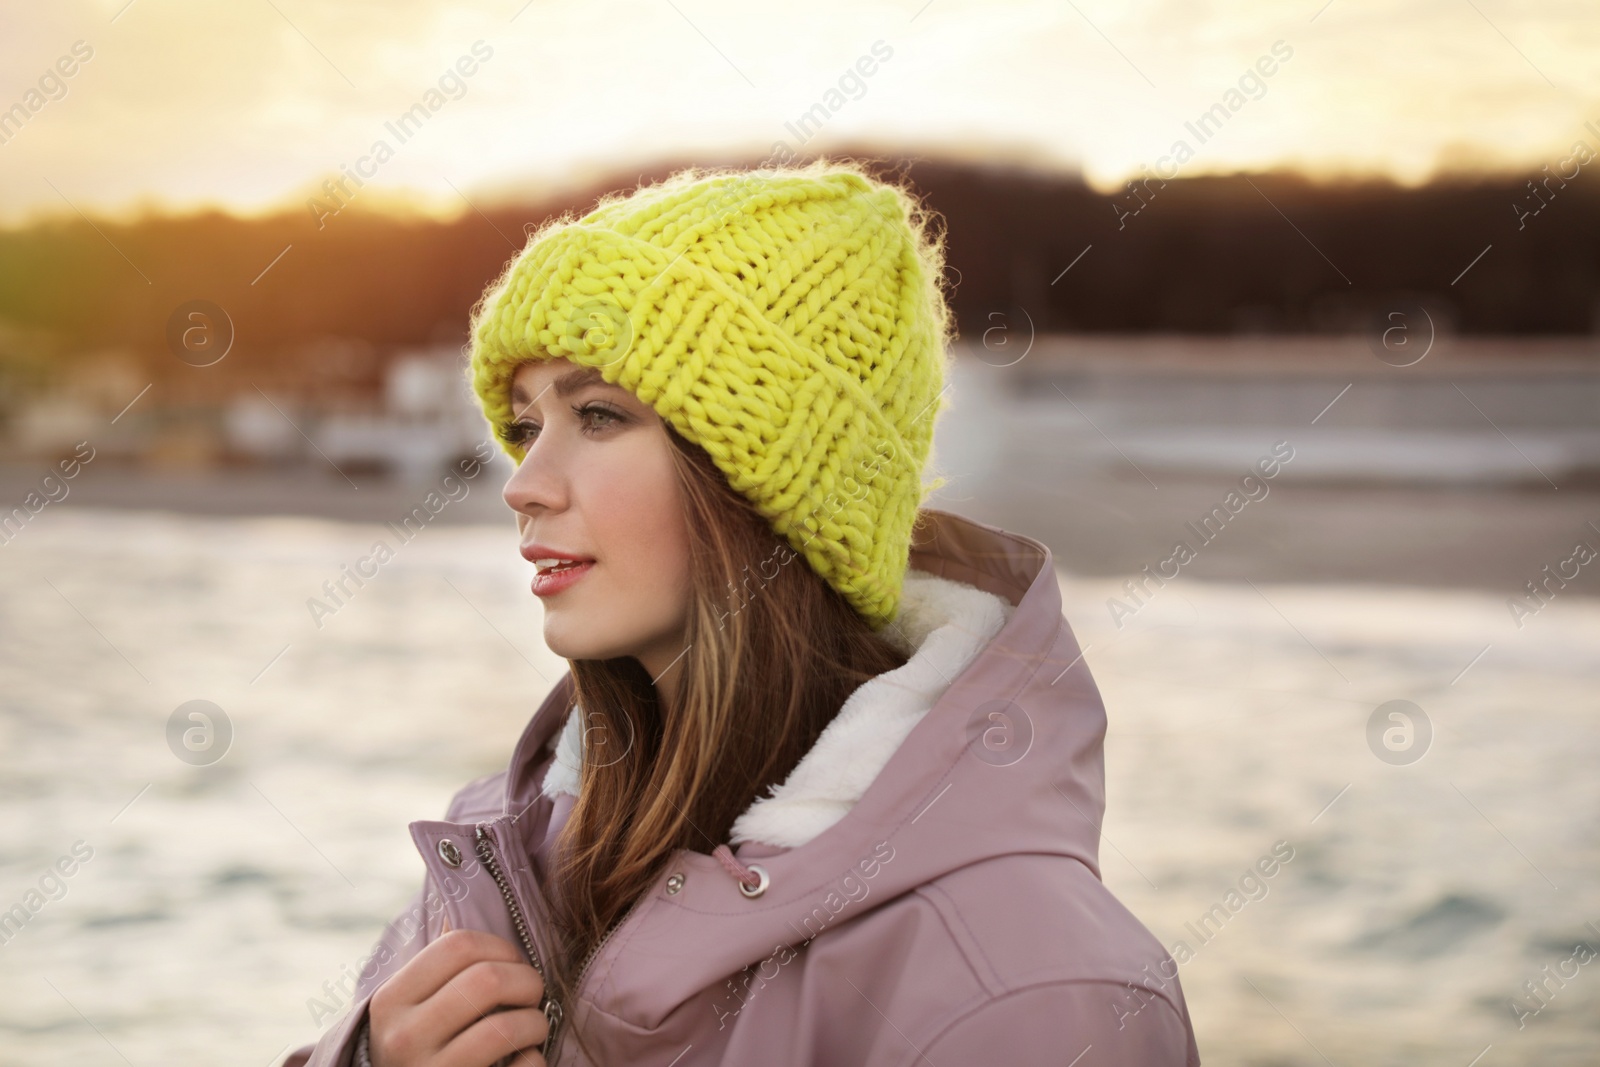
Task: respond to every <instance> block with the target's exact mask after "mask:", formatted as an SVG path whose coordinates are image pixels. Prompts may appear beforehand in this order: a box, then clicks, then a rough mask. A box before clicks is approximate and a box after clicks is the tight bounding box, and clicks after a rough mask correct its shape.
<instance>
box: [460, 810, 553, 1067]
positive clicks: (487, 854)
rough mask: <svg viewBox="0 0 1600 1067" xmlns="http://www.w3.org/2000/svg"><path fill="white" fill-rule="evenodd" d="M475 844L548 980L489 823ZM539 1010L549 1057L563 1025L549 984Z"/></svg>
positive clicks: (519, 935)
mask: <svg viewBox="0 0 1600 1067" xmlns="http://www.w3.org/2000/svg"><path fill="white" fill-rule="evenodd" d="M473 845H474V851H476V852H477V854H478V862H480V863H482V864H483V868H484V870H486V871H488V872H489V877H490V878H493V879H494V884H495V885H496V886H497V887H499V889H500V896H501V897H502V898H503V899H504V900H505V903H506V911H507V912H509V913H510V915H511V925H512V927H513V929H515V930H516V932H517V940H518V941H520V942H521V943H522V951H523V952H525V953H527V956H528V962H529V963H531V964H533V969H534V970H535V971H537V972H539V977H540V979H542V980H544V981H547V982H548V979H547V978H546V976H545V973H544V963H543V962H542V961H541V960H540V959H539V950H538V949H537V948H535V947H534V944H533V931H532V930H531V929H530V928H529V926H528V921H527V918H526V916H524V915H523V912H522V905H520V904H518V903H517V897H516V894H515V893H514V892H513V891H512V889H511V880H510V878H509V877H508V876H507V875H506V872H505V869H504V868H502V867H501V866H500V860H499V858H498V857H497V856H496V855H495V854H494V836H493V835H492V834H491V833H490V832H489V824H488V823H483V822H481V823H478V824H477V827H476V832H475V834H474V841H473ZM539 1010H540V1011H542V1012H544V1018H545V1022H546V1023H548V1024H549V1032H547V1033H546V1034H545V1038H544V1044H542V1045H540V1046H539V1052H540V1054H541V1055H545V1056H547V1057H548V1053H550V1052H551V1051H553V1050H554V1048H555V1038H556V1031H557V1030H559V1029H560V1027H561V1018H562V1012H561V1005H560V1004H559V1003H557V1001H556V999H555V998H554V997H552V996H551V995H550V990H549V987H548V986H546V988H545V991H544V993H543V995H542V996H541V1002H540V1004H539Z"/></svg>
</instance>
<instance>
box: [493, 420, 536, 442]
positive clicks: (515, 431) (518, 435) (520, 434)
mask: <svg viewBox="0 0 1600 1067" xmlns="http://www.w3.org/2000/svg"><path fill="white" fill-rule="evenodd" d="M538 430H539V427H537V426H535V425H534V424H533V423H531V422H513V423H510V424H508V425H507V426H506V427H505V428H504V429H502V430H501V431H500V436H501V438H502V439H503V440H504V441H505V442H506V444H508V445H514V446H516V447H518V448H520V447H522V446H523V445H525V444H527V443H528V442H529V441H531V440H533V436H534V434H535V433H537V432H538Z"/></svg>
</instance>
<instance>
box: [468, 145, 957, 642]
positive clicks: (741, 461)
mask: <svg viewBox="0 0 1600 1067" xmlns="http://www.w3.org/2000/svg"><path fill="white" fill-rule="evenodd" d="M943 267H944V259H943V247H942V242H940V241H938V240H937V239H934V238H933V237H931V236H930V235H929V233H928V231H927V229H926V228H925V219H924V216H923V214H922V212H921V209H920V207H919V205H918V204H917V203H916V201H915V200H913V199H912V198H911V196H910V195H909V194H908V193H906V192H905V191H904V190H902V189H900V188H899V187H897V186H894V185H891V184H885V183H882V182H879V181H878V180H876V179H874V178H872V177H870V176H869V175H867V174H866V173H865V172H863V171H862V170H860V169H859V168H858V167H857V166H856V165H854V164H851V163H840V162H833V161H828V160H817V161H816V162H814V163H811V164H807V165H805V166H791V167H765V168H761V169H755V170H743V171H725V170H723V171H707V170H698V169H690V170H686V171H680V172H678V173H677V174H675V175H673V176H672V177H671V178H668V179H667V180H666V181H664V182H661V183H659V184H657V185H652V186H645V187H642V188H639V189H637V190H634V191H633V192H631V193H629V194H626V195H623V194H612V195H610V196H608V197H604V198H602V199H601V200H600V201H599V203H598V205H597V206H596V207H595V209H594V210H593V211H591V212H589V213H588V214H587V215H584V216H583V217H582V218H579V219H576V220H572V219H570V218H569V217H563V218H560V219H557V220H554V221H553V222H551V223H548V224H546V226H545V227H544V228H543V229H541V230H540V231H539V232H537V233H535V234H534V235H533V236H532V237H531V238H530V240H529V241H528V244H527V246H526V247H525V248H524V249H523V250H522V251H521V252H520V253H519V254H518V255H517V256H516V257H515V258H514V259H513V260H512V261H511V262H510V263H509V264H508V265H507V267H506V269H505V270H504V272H503V273H502V274H501V276H500V277H499V278H498V279H497V280H496V281H495V282H494V283H493V284H492V285H491V286H490V287H489V289H488V290H486V291H485V293H484V295H483V298H482V299H481V300H480V301H479V303H478V305H477V306H476V308H474V311H473V316H472V346H471V347H472V358H471V366H470V368H469V372H468V373H469V375H470V377H471V381H472V386H473V389H474V390H475V391H476V393H477V396H478V398H479V400H480V401H481V402H482V405H483V411H484V414H485V416H486V417H487V418H488V419H489V422H490V424H491V425H492V426H493V427H494V429H495V432H496V435H497V437H498V438H499V440H500V442H501V446H502V447H503V448H504V449H505V451H506V452H507V453H509V454H510V455H511V456H512V458H513V459H515V460H517V461H518V462H520V461H521V459H522V450H521V449H519V448H517V447H516V446H514V445H513V444H511V443H510V441H509V440H508V438H507V431H508V429H509V426H510V424H511V422H512V421H513V419H514V415H513V412H512V410H511V401H510V389H511V379H512V376H513V374H514V373H515V371H516V368H517V366H518V365H519V364H521V363H524V362H527V361H529V360H540V359H548V358H558V357H565V358H567V359H570V360H571V361H572V362H574V363H579V364H585V365H590V366H595V367H599V368H600V370H601V376H602V377H603V378H604V379H605V380H606V381H607V382H612V383H615V384H617V385H620V386H622V387H623V388H625V389H627V390H628V391H629V392H630V393H632V394H634V395H635V396H637V397H638V398H639V399H640V400H641V401H642V402H644V403H645V404H648V405H650V407H652V408H653V409H654V410H655V411H656V413H657V414H659V415H660V416H661V418H662V419H663V420H665V421H666V422H667V423H668V424H669V425H671V426H672V428H673V429H675V430H676V431H677V432H678V433H679V434H681V435H682V436H684V437H685V438H687V439H688V440H690V441H692V442H694V443H695V444H697V445H699V446H700V447H701V448H703V449H704V450H705V451H706V452H707V453H709V454H710V456H711V458H712V459H713V460H714V461H715V463H716V465H717V467H718V469H720V470H721V471H722V472H723V474H724V475H725V476H726V477H727V479H728V482H729V484H730V485H731V486H732V487H733V488H734V489H735V490H737V491H738V492H740V493H742V494H743V495H744V496H745V497H746V498H748V499H749V500H750V501H751V502H752V503H753V504H754V505H755V507H756V509H757V510H758V511H759V512H760V513H761V514H762V515H763V516H765V517H766V518H767V520H768V521H769V522H770V523H771V524H772V528H773V529H774V530H775V531H776V532H777V533H778V534H779V535H780V536H782V537H783V538H784V539H785V540H786V541H787V542H788V543H789V545H790V546H792V547H793V548H794V550H795V551H796V552H798V553H799V554H801V555H802V556H803V557H804V558H805V560H806V561H807V563H808V564H809V565H810V566H811V567H812V569H813V570H815V571H816V572H817V573H818V574H819V575H821V576H822V578H823V579H824V580H825V581H827V582H828V583H829V584H830V585H831V586H833V588H835V589H837V590H838V591H839V592H840V593H841V594H842V595H843V596H844V597H845V598H846V600H847V601H848V602H849V603H850V604H851V605H852V606H853V607H854V608H855V609H856V611H857V612H858V613H859V614H860V615H861V616H862V617H863V618H865V619H866V620H867V621H868V623H869V624H870V625H871V626H872V627H873V628H874V629H882V628H883V626H885V625H886V624H887V623H888V622H889V621H890V620H892V619H893V618H894V616H895V613H896V611H897V609H898V607H899V600H900V589H901V584H902V581H903V579H904V577H905V571H906V567H907V563H908V558H909V551H910V544H911V532H912V526H913V524H914V522H915V520H916V516H917V510H918V508H919V507H920V505H921V503H922V501H923V500H924V499H925V498H926V496H927V495H928V494H929V493H931V492H932V491H933V490H934V489H937V488H938V487H939V486H940V485H943V484H944V482H945V479H943V478H934V479H933V480H932V481H930V482H929V483H928V484H927V485H925V486H924V485H923V484H922V480H921V479H922V471H923V466H924V463H925V462H926V461H927V459H928V454H929V451H930V449H931V446H932V438H933V427H934V422H935V419H936V417H937V415H938V413H939V411H940V410H941V409H942V408H943V406H944V404H945V399H944V396H943V394H944V390H945V361H946V359H947V356H946V342H947V341H948V331H949V329H950V315H949V310H948V308H947V306H946V304H945V300H944V296H943V293H942V291H941V289H940V278H941V276H942V272H943Z"/></svg>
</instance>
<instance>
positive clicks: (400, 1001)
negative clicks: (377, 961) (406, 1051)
mask: <svg viewBox="0 0 1600 1067" xmlns="http://www.w3.org/2000/svg"><path fill="white" fill-rule="evenodd" d="M480 961H498V962H502V963H523V962H525V960H524V959H523V955H522V950H521V949H519V948H517V946H515V945H513V944H512V943H511V942H509V941H507V940H506V939H505V938H502V937H496V936H494V935H493V934H486V933H484V932H483V931H482V930H451V931H450V932H449V933H447V934H445V935H444V936H443V937H440V938H436V939H435V940H433V941H430V942H429V943H428V944H427V945H425V946H423V949H422V951H421V952H418V953H417V955H416V956H415V957H414V958H413V959H411V960H410V961H408V962H407V963H406V965H405V966H404V967H402V968H400V970H398V971H396V972H395V975H394V977H393V978H391V979H389V980H388V981H387V982H385V983H384V984H383V985H381V986H379V987H378V989H379V992H381V993H384V1001H385V1002H386V1003H388V1004H393V1005H412V1004H421V1003H422V1002H423V1001H425V1000H427V999H428V998H429V997H431V996H433V995H434V994H435V993H437V992H438V991H439V990H440V989H443V988H444V984H445V983H446V982H448V981H450V979H452V978H454V977H455V976H456V975H458V974H460V973H461V972H462V971H463V970H465V969H466V968H468V967H470V966H472V965H473V964H474V963H478V962H480Z"/></svg>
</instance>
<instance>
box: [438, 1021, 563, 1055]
mask: <svg viewBox="0 0 1600 1067" xmlns="http://www.w3.org/2000/svg"><path fill="white" fill-rule="evenodd" d="M549 1032H550V1024H549V1022H548V1021H547V1020H546V1019H545V1017H544V1012H542V1011H540V1010H539V1009H537V1008H514V1009H512V1010H511V1011H497V1012H495V1013H493V1014H492V1015H488V1016H485V1017H484V1018H482V1019H480V1020H478V1022H476V1023H474V1024H473V1025H472V1026H469V1027H468V1028H467V1029H466V1030H465V1031H464V1032H463V1033H462V1034H461V1035H460V1036H458V1037H456V1038H455V1039H454V1040H453V1041H451V1042H450V1043H449V1044H448V1045H446V1046H445V1047H444V1049H443V1050H442V1051H441V1052H440V1053H439V1061H438V1062H439V1064H440V1067H490V1065H491V1064H494V1063H497V1062H498V1061H499V1060H501V1059H502V1058H504V1057H506V1056H509V1055H511V1054H513V1053H516V1052H521V1051H523V1050H524V1049H534V1050H535V1051H537V1048H538V1046H539V1045H541V1044H543V1043H544V1039H545V1037H546V1036H547V1035H548V1034H549ZM538 1062H540V1063H541V1064H542V1063H543V1062H544V1061H543V1060H542V1059H541V1060H540V1061H538Z"/></svg>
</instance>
